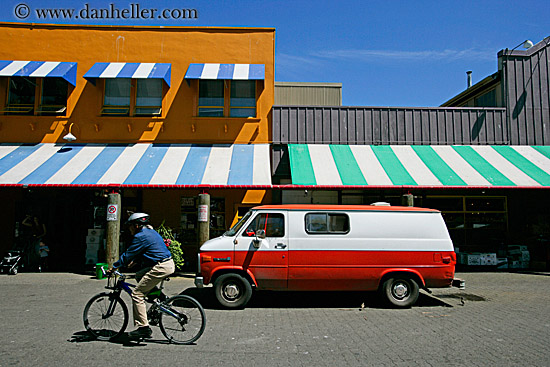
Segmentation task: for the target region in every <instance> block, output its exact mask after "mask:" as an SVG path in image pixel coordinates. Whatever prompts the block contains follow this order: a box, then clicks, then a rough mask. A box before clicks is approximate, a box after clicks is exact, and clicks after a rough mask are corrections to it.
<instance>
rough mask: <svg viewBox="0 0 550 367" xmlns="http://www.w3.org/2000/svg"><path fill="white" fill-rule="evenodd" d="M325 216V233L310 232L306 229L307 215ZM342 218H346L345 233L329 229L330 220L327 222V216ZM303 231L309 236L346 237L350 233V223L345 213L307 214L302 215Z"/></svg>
mask: <svg viewBox="0 0 550 367" xmlns="http://www.w3.org/2000/svg"><path fill="white" fill-rule="evenodd" d="M323 214H324V215H325V217H326V218H327V220H326V228H327V229H326V231H311V230H310V229H309V228H308V216H309V215H323ZM331 215H332V216H342V217H345V218H346V221H347V230H345V231H334V230H332V229H331V228H330V220H329V216H331ZM304 230H305V232H306V233H307V234H310V235H326V234H329V235H346V234H348V233H349V232H350V230H351V221H350V219H349V215H348V214H347V213H341V212H328V211H327V212H308V213H306V214H305V215H304Z"/></svg>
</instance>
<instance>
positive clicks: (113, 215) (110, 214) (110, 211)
mask: <svg viewBox="0 0 550 367" xmlns="http://www.w3.org/2000/svg"><path fill="white" fill-rule="evenodd" d="M107 220H108V221H115V220H118V205H116V204H109V205H107Z"/></svg>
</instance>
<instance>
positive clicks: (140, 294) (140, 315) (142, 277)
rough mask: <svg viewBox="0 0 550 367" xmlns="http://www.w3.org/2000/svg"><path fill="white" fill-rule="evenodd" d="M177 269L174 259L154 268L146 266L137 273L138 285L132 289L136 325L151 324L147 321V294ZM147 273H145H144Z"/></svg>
mask: <svg viewBox="0 0 550 367" xmlns="http://www.w3.org/2000/svg"><path fill="white" fill-rule="evenodd" d="M175 270H176V266H175V264H174V260H172V259H170V260H168V261H165V262H162V263H158V264H157V265H155V266H153V267H152V268H146V269H143V270H142V271H139V272H137V273H136V279H137V280H138V284H137V286H136V287H135V288H134V289H133V290H132V304H133V311H134V325H135V326H137V327H142V326H149V322H148V321H147V307H146V305H145V296H146V295H147V293H149V292H150V291H151V289H153V288H154V287H155V286H156V285H157V284H159V283H160V282H161V281H162V279H164V278H166V277H167V276H169V275H170V274H172V273H173V272H174V271H175ZM144 273H145V274H144Z"/></svg>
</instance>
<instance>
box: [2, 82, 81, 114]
mask: <svg viewBox="0 0 550 367" xmlns="http://www.w3.org/2000/svg"><path fill="white" fill-rule="evenodd" d="M13 78H22V79H29V80H30V82H31V83H32V84H34V97H33V103H32V104H14V103H10V96H11V87H10V86H11V82H12V80H13ZM46 79H51V77H28V76H9V77H7V84H6V99H5V103H4V108H3V109H2V110H1V111H0V113H3V114H4V115H20V116H62V117H63V116H67V107H68V100H69V95H70V89H69V85H70V83H69V82H67V81H66V80H64V79H63V78H57V77H55V79H59V80H61V81H63V82H64V83H65V85H66V95H65V104H63V105H50V104H44V103H43V99H44V84H45V80H46ZM45 107H56V108H58V109H57V110H55V109H53V110H50V109H46V108H45Z"/></svg>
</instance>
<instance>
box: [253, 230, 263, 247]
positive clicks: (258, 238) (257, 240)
mask: <svg viewBox="0 0 550 367" xmlns="http://www.w3.org/2000/svg"><path fill="white" fill-rule="evenodd" d="M264 238H265V231H264V230H263V229H258V230H257V231H256V238H254V239H253V240H252V245H253V246H254V248H260V244H261V243H262V241H261V240H263V239H264Z"/></svg>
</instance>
